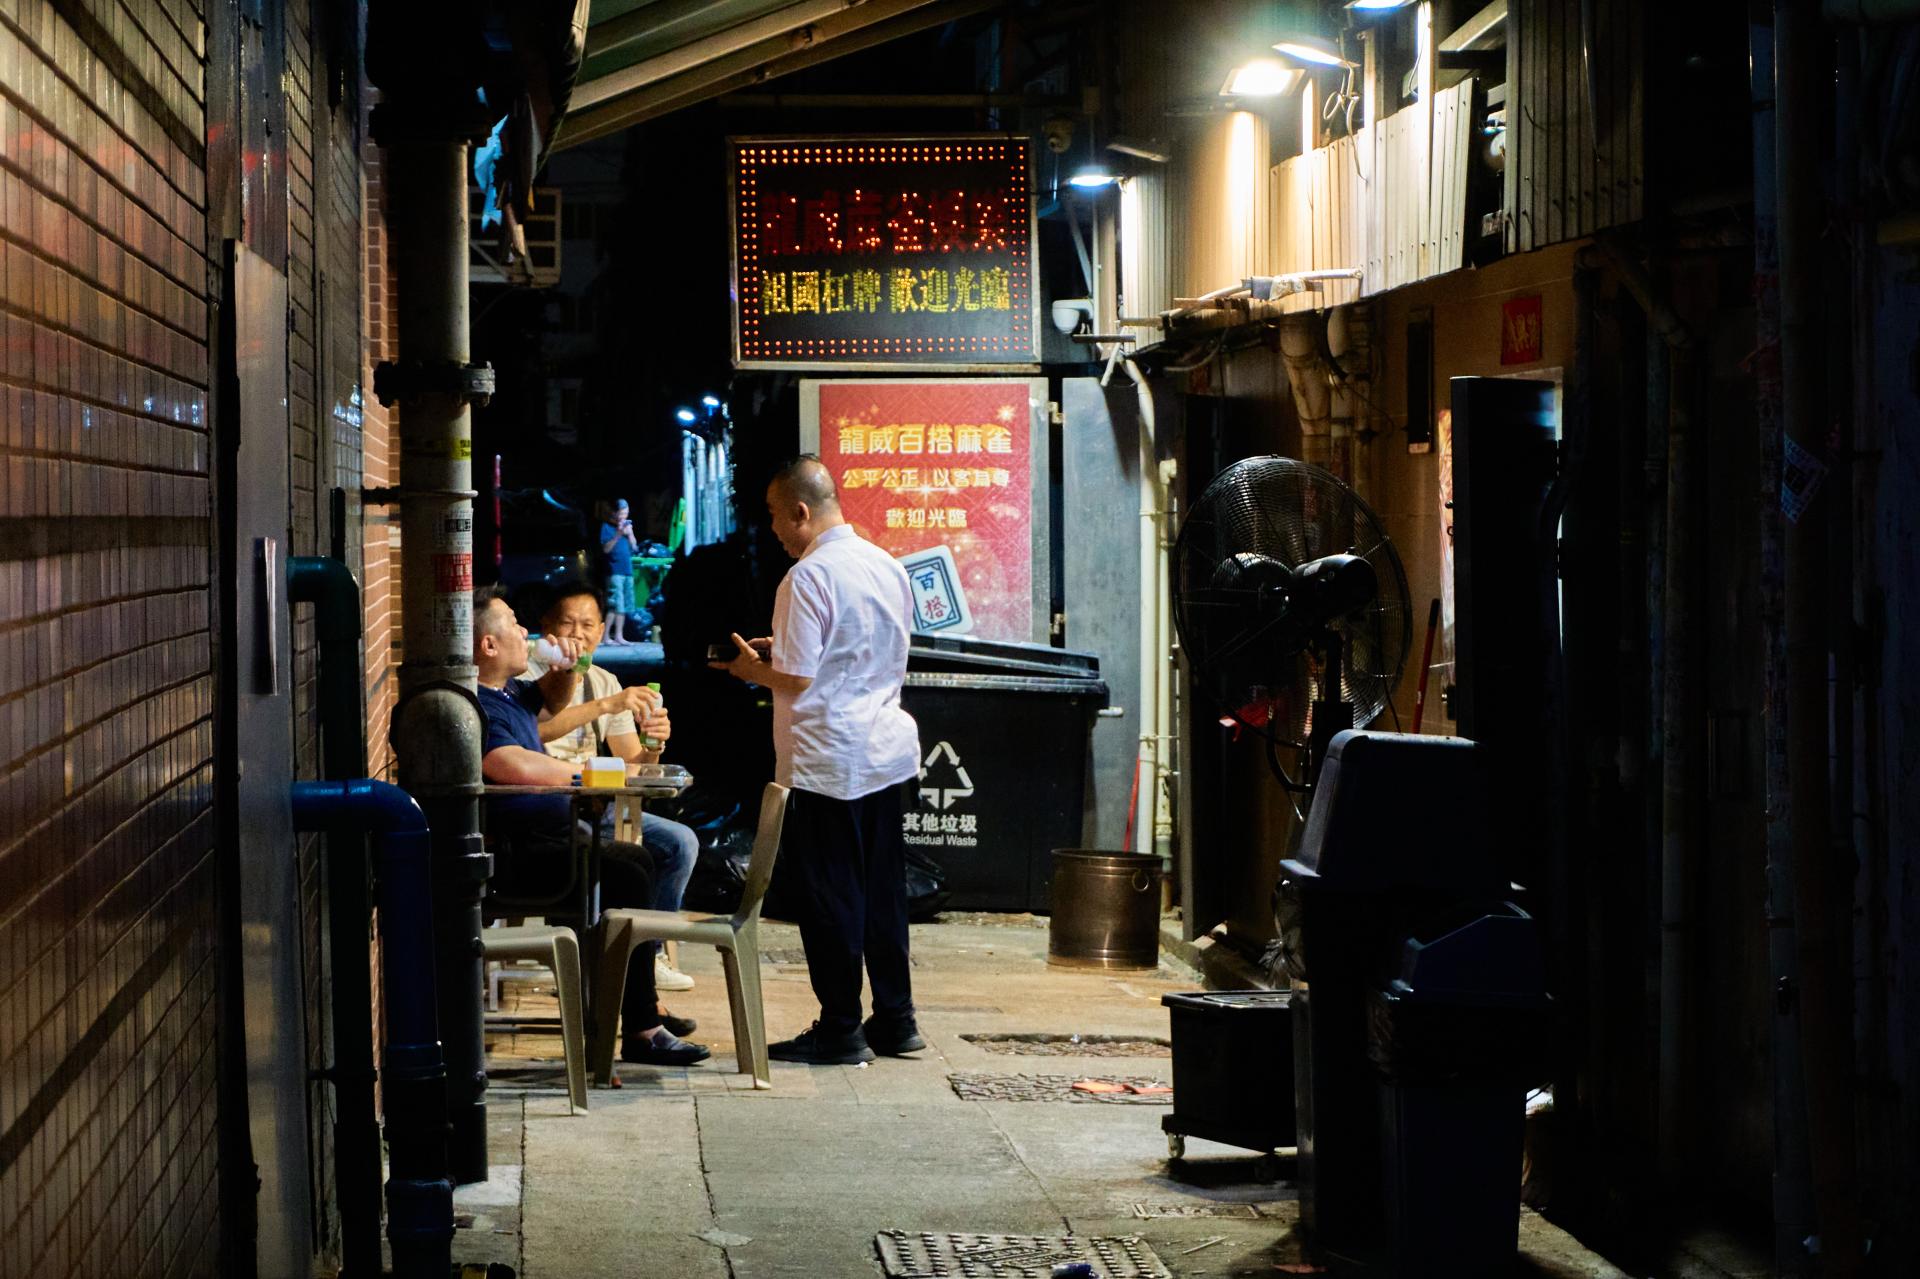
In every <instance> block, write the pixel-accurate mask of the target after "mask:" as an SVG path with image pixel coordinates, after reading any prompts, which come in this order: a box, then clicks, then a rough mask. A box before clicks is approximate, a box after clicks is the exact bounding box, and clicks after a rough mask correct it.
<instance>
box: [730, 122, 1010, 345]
mask: <svg viewBox="0 0 1920 1279" xmlns="http://www.w3.org/2000/svg"><path fill="white" fill-rule="evenodd" d="M729 146H730V148H731V150H732V161H733V166H732V172H733V192H732V205H733V229H734V358H735V361H736V363H738V364H740V365H742V366H744V367H749V368H751V367H779V366H790V365H812V366H818V365H842V366H859V367H864V368H887V367H894V366H914V367H920V366H928V365H1009V364H1013V365H1019V364H1033V363H1036V362H1037V361H1038V359H1039V355H1038V346H1039V342H1038V332H1037V329H1036V318H1037V313H1036V311H1035V308H1034V267H1033V201H1032V194H1031V187H1032V183H1031V181H1030V177H1029V159H1028V152H1027V143H1026V140H1025V139H1024V138H1015V137H1008V136H1006V135H1004V134H989V135H954V136H948V137H942V138H915V139H887V138H739V139H734V140H732V141H731V142H730V143H729Z"/></svg>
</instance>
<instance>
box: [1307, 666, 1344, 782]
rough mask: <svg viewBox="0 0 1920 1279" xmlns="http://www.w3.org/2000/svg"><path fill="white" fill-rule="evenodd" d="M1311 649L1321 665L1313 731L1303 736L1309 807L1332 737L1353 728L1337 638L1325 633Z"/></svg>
mask: <svg viewBox="0 0 1920 1279" xmlns="http://www.w3.org/2000/svg"><path fill="white" fill-rule="evenodd" d="M1314 647H1315V648H1317V649H1319V650H1320V653H1321V655H1322V657H1323V661H1324V665H1323V666H1322V668H1321V681H1320V697H1319V699H1318V700H1317V701H1315V702H1314V704H1313V731H1312V732H1310V733H1308V734H1307V803H1308V805H1309V806H1311V805H1312V803H1313V791H1314V790H1315V789H1316V788H1317V787H1318V786H1319V784H1320V765H1321V764H1322V763H1324V762H1325V761H1326V758H1327V749H1328V747H1329V746H1330V745H1331V744H1332V742H1333V735H1334V734H1335V733H1339V732H1344V731H1345V730H1347V729H1349V728H1352V727H1353V703H1351V702H1348V701H1345V700H1343V699H1342V698H1341V696H1340V691H1341V689H1340V665H1341V663H1340V656H1341V654H1340V637H1339V636H1338V635H1335V634H1332V633H1330V632H1329V633H1325V634H1323V635H1322V636H1321V637H1320V639H1319V641H1318V642H1317V643H1316V644H1315V645H1314Z"/></svg>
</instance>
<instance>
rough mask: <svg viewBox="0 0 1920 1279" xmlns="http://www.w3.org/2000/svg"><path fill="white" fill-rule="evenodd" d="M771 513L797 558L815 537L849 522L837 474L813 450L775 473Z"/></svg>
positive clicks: (770, 487) (780, 535)
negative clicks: (837, 487) (835, 483)
mask: <svg viewBox="0 0 1920 1279" xmlns="http://www.w3.org/2000/svg"><path fill="white" fill-rule="evenodd" d="M767 516H768V518H769V519H771V520H772V522H773V532H774V536H776V537H778V538H779V539H780V545H781V546H782V547H784V548H785V549H786V552H787V554H789V555H791V556H793V558H795V559H796V560H797V559H799V558H800V557H801V556H802V555H804V554H806V552H807V547H809V546H811V545H813V539H814V538H816V537H818V536H820V534H822V533H824V532H825V531H826V530H828V529H830V528H832V527H834V526H835V525H836V524H845V523H846V522H847V521H846V517H845V516H843V515H841V514H840V495H839V494H838V493H836V492H835V491H834V488H833V474H832V473H831V472H830V471H828V470H827V468H826V466H825V465H824V464H822V463H821V461H820V459H819V458H817V457H815V456H814V455H813V454H811V453H808V454H804V455H803V456H800V457H796V458H794V459H793V461H791V462H788V463H787V464H786V465H785V466H783V467H781V468H780V469H779V470H777V471H775V472H774V473H773V481H772V483H770V484H768V485H767Z"/></svg>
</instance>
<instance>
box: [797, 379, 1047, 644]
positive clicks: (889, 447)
mask: <svg viewBox="0 0 1920 1279" xmlns="http://www.w3.org/2000/svg"><path fill="white" fill-rule="evenodd" d="M819 389H820V450H819V451H820V457H821V460H822V461H824V462H825V463H826V464H827V468H828V469H829V470H830V471H832V472H833V478H834V482H835V483H837V484H838V485H839V486H840V506H841V509H842V510H843V511H844V512H845V513H846V517H847V520H848V522H850V523H851V524H852V525H853V526H854V528H855V529H856V530H858V531H859V533H860V535H861V536H862V537H865V538H867V539H868V540H869V541H872V542H874V543H876V544H877V545H879V546H882V547H884V548H885V549H886V550H887V551H888V553H890V554H892V555H893V556H895V557H896V558H901V557H906V556H911V555H913V554H914V553H915V552H924V551H927V550H929V549H931V548H933V547H936V546H941V545H944V546H946V547H947V549H948V551H949V552H950V553H951V555H952V557H953V565H954V568H955V569H956V570H957V572H958V575H959V588H960V591H961V592H962V593H963V595H964V607H965V609H966V610H967V611H968V612H969V613H970V620H971V623H972V625H971V633H972V634H974V635H977V636H980V637H982V638H984V639H1000V640H1022V641H1024V640H1030V639H1031V638H1032V637H1033V591H1032V584H1033V485H1032V474H1031V467H1032V452H1031V439H1030V432H1031V430H1032V420H1031V413H1030V410H1029V406H1028V403H1027V400H1028V394H1029V391H1028V385H1027V383H1026V382H1024V381H1014V380H999V381H965V382H856V381H848V382H822V383H820V384H819ZM936 606H937V605H936ZM925 629H931V628H925Z"/></svg>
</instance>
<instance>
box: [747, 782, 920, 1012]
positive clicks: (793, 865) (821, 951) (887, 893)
mask: <svg viewBox="0 0 1920 1279" xmlns="http://www.w3.org/2000/svg"><path fill="white" fill-rule="evenodd" d="M912 785H913V784H912V783H910V782H903V783H901V784H900V785H897V786H889V787H887V788H886V789H884V790H878V791H874V792H873V793H872V794H870V795H863V796H861V797H860V798H859V799H833V798H831V797H829V796H826V795H821V794H817V793H815V792H813V791H805V790H797V789H796V790H795V791H794V792H793V793H792V795H791V796H790V797H789V798H788V800H787V820H786V825H785V827H784V828H783V829H782V832H781V838H780V859H779V860H778V861H777V862H775V863H774V873H775V876H776V878H777V879H778V880H779V895H780V899H781V901H782V902H783V903H785V904H786V906H787V907H788V908H789V909H791V910H792V911H793V913H794V915H795V916H796V917H797V919H798V922H799V924H800V942H801V945H802V946H804V947H805V948H806V952H807V973H808V976H809V977H810V978H811V979H812V981H813V993H814V995H815V997H816V998H818V999H819V1000H820V1029H821V1032H822V1033H824V1034H844V1033H846V1032H848V1031H852V1030H855V1029H857V1028H858V1027H859V1025H860V970H861V967H862V963H863V961H864V965H865V968H866V974H867V980H868V981H869V982H870V983H871V984H872V987H873V1013H874V1016H875V1017H876V1018H878V1019H879V1020H881V1021H890V1022H907V1021H909V1020H910V1019H911V1018H912V1017H913V982H912V979H911V977H910V976H909V974H908V960H907V867H906V841H905V840H904V839H903V838H902V837H901V833H900V826H901V822H900V819H901V815H902V814H903V813H904V812H905V808H906V803H907V800H908V798H909V796H910V795H911V794H912V790H911V787H912Z"/></svg>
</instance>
